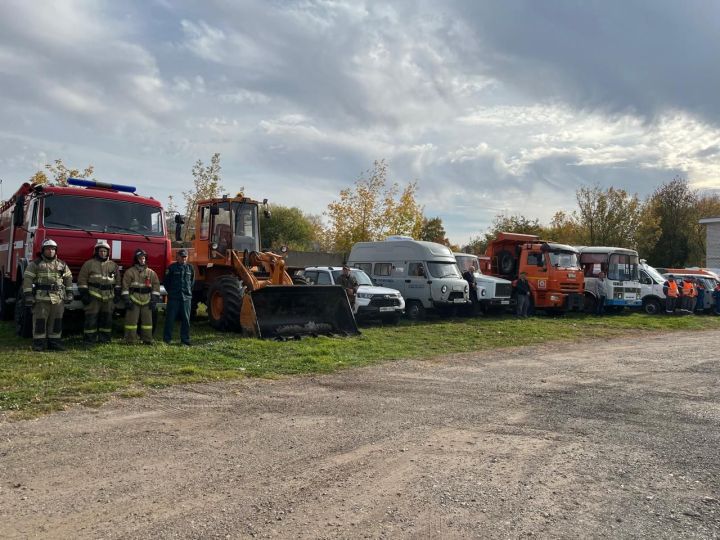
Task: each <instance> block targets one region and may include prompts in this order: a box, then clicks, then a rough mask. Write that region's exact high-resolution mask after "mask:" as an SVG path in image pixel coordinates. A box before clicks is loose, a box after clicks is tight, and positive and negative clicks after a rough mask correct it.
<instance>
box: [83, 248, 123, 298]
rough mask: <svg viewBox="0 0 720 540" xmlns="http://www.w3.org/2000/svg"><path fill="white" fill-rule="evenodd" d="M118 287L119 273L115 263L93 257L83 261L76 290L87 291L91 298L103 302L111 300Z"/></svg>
mask: <svg viewBox="0 0 720 540" xmlns="http://www.w3.org/2000/svg"><path fill="white" fill-rule="evenodd" d="M115 287H120V271H119V269H118V265H117V264H116V263H115V261H112V260H110V259H107V260H105V261H102V260H100V259H98V258H97V257H93V258H92V259H90V260H89V261H85V264H83V265H82V268H81V269H80V274H78V290H80V291H82V290H84V289H87V290H88V292H89V293H90V295H91V296H94V297H95V298H98V299H100V300H102V301H104V302H106V301H108V300H111V299H112V298H113V296H114V294H115V291H114V289H115Z"/></svg>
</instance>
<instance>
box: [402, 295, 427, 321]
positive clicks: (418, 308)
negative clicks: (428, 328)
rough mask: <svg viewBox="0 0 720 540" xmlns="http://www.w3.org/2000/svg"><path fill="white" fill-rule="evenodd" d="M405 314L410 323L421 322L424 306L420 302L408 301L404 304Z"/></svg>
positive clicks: (423, 316)
mask: <svg viewBox="0 0 720 540" xmlns="http://www.w3.org/2000/svg"><path fill="white" fill-rule="evenodd" d="M405 314H406V315H407V318H408V319H410V320H411V321H422V320H423V319H425V306H423V305H422V302H420V300H409V301H408V302H407V303H406V304H405Z"/></svg>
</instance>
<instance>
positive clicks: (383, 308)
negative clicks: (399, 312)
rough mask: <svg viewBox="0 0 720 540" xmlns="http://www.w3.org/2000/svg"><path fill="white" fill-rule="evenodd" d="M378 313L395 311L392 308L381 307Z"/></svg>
mask: <svg viewBox="0 0 720 540" xmlns="http://www.w3.org/2000/svg"><path fill="white" fill-rule="evenodd" d="M380 311H395V308H394V307H392V306H383V307H381V308H380Z"/></svg>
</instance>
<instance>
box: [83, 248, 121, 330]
mask: <svg viewBox="0 0 720 540" xmlns="http://www.w3.org/2000/svg"><path fill="white" fill-rule="evenodd" d="M78 291H79V292H80V300H81V301H82V303H83V306H85V308H84V310H85V327H84V329H83V340H84V341H85V343H88V344H90V343H97V342H98V341H99V342H100V343H110V340H111V336H112V314H113V309H114V307H115V298H116V297H119V296H120V269H119V268H118V265H117V264H116V263H115V261H113V260H112V259H110V246H109V245H108V243H107V242H106V241H105V240H98V242H97V244H95V248H94V253H93V258H92V259H90V260H88V261H85V264H83V265H82V268H81V269H80V274H79V275H78Z"/></svg>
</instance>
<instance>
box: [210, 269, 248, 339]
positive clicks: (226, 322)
mask: <svg viewBox="0 0 720 540" xmlns="http://www.w3.org/2000/svg"><path fill="white" fill-rule="evenodd" d="M242 299H243V288H242V284H241V283H240V280H239V279H238V278H236V277H235V276H220V277H219V278H218V279H217V281H215V283H213V284H212V285H210V290H209V291H208V303H207V312H208V321H209V322H210V326H211V327H212V328H214V329H215V330H221V331H224V332H239V331H240V308H241V307H242Z"/></svg>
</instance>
